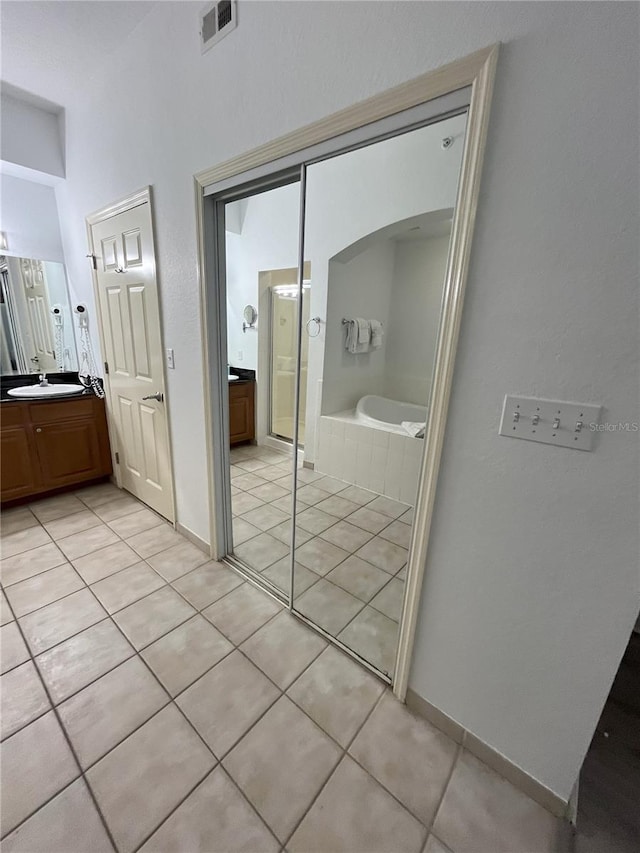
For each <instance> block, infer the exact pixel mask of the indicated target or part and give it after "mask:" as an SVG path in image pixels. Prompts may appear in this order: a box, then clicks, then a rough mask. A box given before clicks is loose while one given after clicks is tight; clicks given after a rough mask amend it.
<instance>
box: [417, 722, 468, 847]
mask: <svg viewBox="0 0 640 853" xmlns="http://www.w3.org/2000/svg"><path fill="white" fill-rule="evenodd" d="M450 740H451V738H450ZM457 747H458V748H457V749H456V754H455V756H454V759H453V761H452V762H451V769H450V771H449V774H448V776H447V781H446V782H445V783H444V788H443V789H442V796H441V797H440V799H439V800H438V803H437V805H436V807H435V809H434V811H433V817H432V818H431V822H430V823H429V826H428V827H427V840H428V839H429V835H434V832H433V827H434V825H435V822H436V818H437V817H438V812H439V811H440V808H441V807H442V803H443V802H444V797H445V794H446V793H447V788H448V787H449V783H450V782H451V778H452V776H453V772H454V770H455V769H456V766H457V764H458V761H459V760H460V756H461V755H462V750H463V745H462V744H461V743H459V744H457ZM436 837H437V836H436ZM439 840H440V839H439V838H438V841H439ZM425 844H426V842H425Z"/></svg>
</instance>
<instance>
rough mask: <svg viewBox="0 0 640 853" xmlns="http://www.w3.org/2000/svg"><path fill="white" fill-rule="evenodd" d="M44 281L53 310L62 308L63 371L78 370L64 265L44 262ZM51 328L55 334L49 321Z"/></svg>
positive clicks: (72, 319) (53, 326) (73, 322)
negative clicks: (55, 306) (58, 306)
mask: <svg viewBox="0 0 640 853" xmlns="http://www.w3.org/2000/svg"><path fill="white" fill-rule="evenodd" d="M44 274H45V280H46V282H47V291H48V293H49V303H50V305H51V307H52V308H53V306H54V305H60V306H61V307H62V317H63V324H62V348H63V360H64V370H77V369H78V354H77V349H76V338H75V328H76V327H75V319H74V318H75V317H76V315H75V314H74V313H73V311H72V306H71V304H70V301H69V291H68V288H67V276H66V273H65V269H64V264H59V263H53V262H52V261H45V264H44ZM51 323H52V328H53V329H54V332H55V324H54V323H53V320H52V321H51Z"/></svg>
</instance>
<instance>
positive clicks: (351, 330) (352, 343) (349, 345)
mask: <svg viewBox="0 0 640 853" xmlns="http://www.w3.org/2000/svg"><path fill="white" fill-rule="evenodd" d="M361 323H365V324H366V333H365V332H362V331H361V329H362V327H361ZM361 335H362V337H363V338H364V340H363V341H362V342H361V341H360V336H361ZM370 337H371V327H370V326H369V321H368V320H361V319H359V318H358V319H356V320H349V321H348V322H347V339H346V341H345V348H346V349H347V350H348V351H349V352H350V353H353V354H356V353H361V352H369V339H370Z"/></svg>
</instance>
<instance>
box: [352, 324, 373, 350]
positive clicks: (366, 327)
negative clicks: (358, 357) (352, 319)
mask: <svg viewBox="0 0 640 853" xmlns="http://www.w3.org/2000/svg"><path fill="white" fill-rule="evenodd" d="M356 325H357V327H358V343H359V344H366V345H367V346H369V342H370V341H371V323H370V322H369V321H368V320H364V319H363V318H362V317H356Z"/></svg>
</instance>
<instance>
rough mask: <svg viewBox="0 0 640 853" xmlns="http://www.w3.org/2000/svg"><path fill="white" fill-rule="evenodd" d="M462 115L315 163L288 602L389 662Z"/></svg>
mask: <svg viewBox="0 0 640 853" xmlns="http://www.w3.org/2000/svg"><path fill="white" fill-rule="evenodd" d="M465 125H466V114H462V115H458V116H455V117H451V118H448V119H446V120H443V121H440V122H437V123H435V124H432V125H429V126H427V127H423V128H419V129H416V130H412V131H409V132H407V133H404V134H402V135H400V136H396V137H393V138H390V139H386V140H383V141H381V142H376V143H374V144H371V145H368V146H366V147H363V148H360V149H357V150H354V151H351V152H348V153H345V154H341V155H338V156H335V157H332V158H330V159H327V160H324V161H321V162H318V163H315V164H313V165H310V166H309V167H308V169H307V177H306V219H305V257H306V258H308V259H309V263H310V265H311V268H312V269H313V280H312V287H311V289H310V291H309V296H310V299H309V312H310V316H311V317H318V318H319V319H320V322H319V323H311V324H310V326H309V328H307V327H306V324H303V336H302V346H303V353H306V354H307V358H306V360H308V375H307V381H306V384H307V389H306V395H301V406H300V411H299V412H298V418H299V423H300V431H301V434H302V431H303V429H304V435H305V441H304V457H303V459H301V460H299V465H300V466H301V467H300V468H299V469H298V478H299V483H298V488H297V501H296V530H297V531H300V532H299V533H297V535H296V548H295V561H294V602H293V607H294V610H295V611H297V612H298V613H299V614H301V615H302V616H304V617H305V618H306V619H308V620H309V621H310V622H312V623H313V624H315V625H317V626H319V627H320V628H322V629H323V630H324V631H326V632H327V633H328V634H330V635H331V636H333V637H335V638H337V639H338V640H339V641H340V642H341V643H343V644H344V645H345V646H347V647H348V648H349V649H351V650H352V651H354V652H355V653H356V654H358V655H359V656H360V657H361V658H363V659H364V660H366V661H367V662H368V663H369V664H371V665H372V666H373V667H375V668H376V669H377V670H379V671H380V672H382V673H384V674H386V675H388V676H391V675H392V672H393V666H394V661H395V655H396V645H397V634H398V624H399V620H400V613H401V607H402V601H403V595H404V582H405V577H406V564H407V557H408V548H409V544H410V538H411V531H412V523H413V507H414V504H415V498H416V491H417V485H418V476H419V472H420V467H421V462H422V454H423V448H424V431H425V424H426V420H427V411H428V405H429V394H430V389H431V376H432V372H433V363H434V357H435V350H436V340H437V335H438V329H439V324H440V312H441V302H442V296H443V287H444V281H445V274H446V265H447V257H448V250H449V240H450V233H451V222H452V217H453V212H454V207H455V200H456V194H457V188H458V181H459V174H460V164H461V160H462V151H463V143H464V134H465ZM445 140H446V142H445ZM307 316H309V315H307ZM317 329H319V333H317V334H316V330H317Z"/></svg>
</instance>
